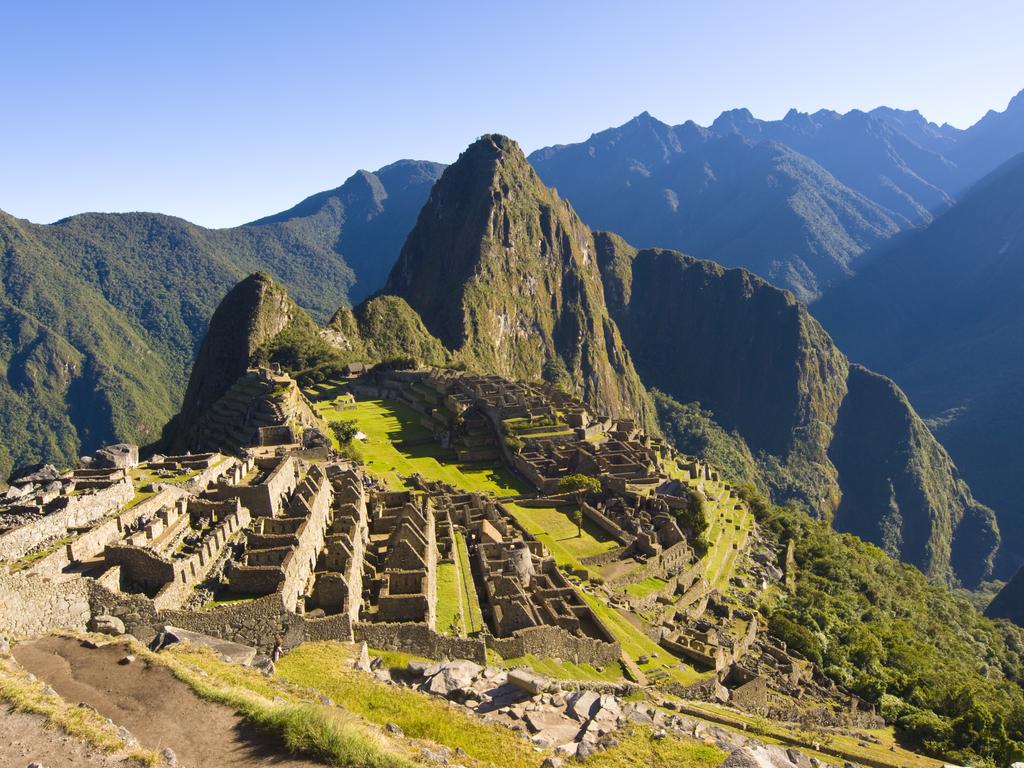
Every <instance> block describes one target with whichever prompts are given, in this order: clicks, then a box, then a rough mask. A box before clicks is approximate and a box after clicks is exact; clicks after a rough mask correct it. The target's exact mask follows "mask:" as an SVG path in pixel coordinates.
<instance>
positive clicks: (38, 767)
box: [27, 763, 46, 768]
mask: <svg viewBox="0 0 1024 768" xmlns="http://www.w3.org/2000/svg"><path fill="white" fill-rule="evenodd" d="M27 768H46V766H44V765H43V764H42V763H29V764H28V766H27Z"/></svg>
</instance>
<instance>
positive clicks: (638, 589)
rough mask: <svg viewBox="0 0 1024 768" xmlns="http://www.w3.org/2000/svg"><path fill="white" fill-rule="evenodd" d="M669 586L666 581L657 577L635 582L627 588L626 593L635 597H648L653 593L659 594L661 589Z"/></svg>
mask: <svg viewBox="0 0 1024 768" xmlns="http://www.w3.org/2000/svg"><path fill="white" fill-rule="evenodd" d="M666 584H668V582H667V581H665V580H664V579H659V578H658V577H657V576H651V577H650V578H648V579H644V580H643V581H634V582H633V583H632V584H629V585H628V586H627V587H626V592H627V593H628V594H630V595H632V596H633V597H646V596H647V595H649V594H651V592H657V591H658V590H659V589H661V588H662V587H664V586H665V585H666Z"/></svg>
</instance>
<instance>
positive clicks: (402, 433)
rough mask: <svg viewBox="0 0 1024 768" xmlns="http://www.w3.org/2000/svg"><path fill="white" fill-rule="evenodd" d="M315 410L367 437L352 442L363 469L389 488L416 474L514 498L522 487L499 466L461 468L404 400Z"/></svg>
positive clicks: (320, 406)
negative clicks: (353, 426) (353, 424)
mask: <svg viewBox="0 0 1024 768" xmlns="http://www.w3.org/2000/svg"><path fill="white" fill-rule="evenodd" d="M316 407H317V411H318V412H319V413H320V415H321V416H323V417H324V418H325V419H327V420H328V421H330V422H333V421H337V420H340V419H346V420H348V419H351V420H352V422H353V423H355V424H356V425H357V426H358V428H359V430H360V431H362V432H363V433H364V434H365V435H366V436H367V439H366V440H365V441H355V443H357V445H356V448H357V450H358V456H359V459H360V461H362V462H364V463H365V465H366V469H367V471H369V472H371V473H372V474H374V475H376V476H378V477H381V478H383V479H384V480H385V481H386V482H387V483H388V485H389V486H390V487H392V488H403V487H404V483H402V481H400V480H399V479H398V477H397V475H399V474H400V475H403V476H409V475H412V474H414V473H416V472H418V473H420V474H421V475H423V476H424V477H426V478H428V479H430V480H442V481H444V482H446V483H451V484H452V485H454V486H456V487H458V488H463V489H465V490H467V491H478V492H482V493H492V494H494V495H496V496H514V495H517V494H519V493H522V492H523V491H525V490H526V486H525V485H524V484H523V483H522V481H520V480H519V479H517V478H516V477H515V476H514V475H513V474H512V473H511V472H509V471H508V470H507V469H505V468H504V467H503V466H500V465H498V464H494V465H487V466H481V465H475V464H459V463H458V461H457V459H456V456H455V452H454V451H451V450H446V449H444V448H441V446H440V445H438V444H437V443H436V442H434V439H433V435H432V434H431V433H430V431H429V430H427V429H426V427H424V426H423V425H422V424H421V423H420V414H418V413H417V412H416V411H414V410H413V409H412V408H410V407H409V406H408V405H406V404H405V403H402V402H398V401H393V400H363V401H359V402H357V403H356V405H355V408H351V407H349V408H345V409H343V410H340V409H338V408H336V407H335V406H334V404H333V403H332V402H318V403H317V404H316Z"/></svg>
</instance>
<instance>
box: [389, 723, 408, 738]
mask: <svg viewBox="0 0 1024 768" xmlns="http://www.w3.org/2000/svg"><path fill="white" fill-rule="evenodd" d="M384 730H386V731H387V732H388V733H392V734H394V735H395V736H405V731H403V730H402V729H401V728H400V727H398V725H397V724H396V723H388V724H387V725H385V726H384Z"/></svg>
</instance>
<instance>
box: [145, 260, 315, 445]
mask: <svg viewBox="0 0 1024 768" xmlns="http://www.w3.org/2000/svg"><path fill="white" fill-rule="evenodd" d="M293 325H305V326H309V327H310V328H313V327H314V326H313V322H312V320H310V319H309V317H308V316H307V315H306V313H305V312H303V311H302V310H301V309H300V308H299V307H298V306H297V305H296V304H295V302H293V301H292V300H291V299H290V298H289V297H288V293H287V292H286V291H285V290H284V289H283V288H281V287H280V286H279V285H277V284H276V283H275V282H274V281H273V280H272V279H271V277H270V276H269V275H267V274H266V273H264V272H256V273H254V274H252V275H249V277H247V278H245V279H244V280H242V282H240V283H239V284H238V285H236V286H235V287H234V288H232V289H231V291H229V292H228V294H227V295H226V296H225V297H224V299H223V300H222V301H221V303H220V304H219V305H218V307H217V309H216V311H215V312H214V313H213V317H212V318H211V319H210V326H209V329H208V330H207V332H206V337H205V338H204V339H203V343H202V346H201V347H200V348H199V354H198V355H197V356H196V362H195V364H194V365H193V366H192V375H191V377H190V378H189V382H188V388H187V389H186V390H185V398H184V400H183V401H182V406H181V411H180V412H179V413H178V415H177V416H176V417H175V418H174V420H173V421H172V422H171V424H170V425H169V427H168V429H169V434H168V433H165V434H166V435H167V441H168V447H169V448H170V449H171V450H182V449H183V448H184V446H186V445H187V444H188V442H189V436H190V434H191V431H192V429H193V427H194V426H195V424H196V423H197V422H198V421H199V419H200V418H201V417H202V415H203V414H204V413H205V412H206V410H207V409H208V408H209V407H210V406H211V405H213V403H215V402H216V401H217V400H219V399H220V398H221V397H222V396H223V395H224V394H225V393H226V392H227V391H228V389H230V388H231V385H232V384H234V383H235V381H236V380H237V379H238V378H239V377H240V376H242V375H243V374H244V373H245V371H246V369H247V368H248V367H249V366H250V365H252V364H253V363H254V362H255V358H256V353H257V352H258V351H259V350H260V348H261V347H263V346H264V345H265V344H266V343H267V342H269V341H270V340H271V339H273V338H274V337H275V336H277V335H278V334H280V333H281V332H282V331H284V330H285V329H287V328H289V327H290V326H293Z"/></svg>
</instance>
